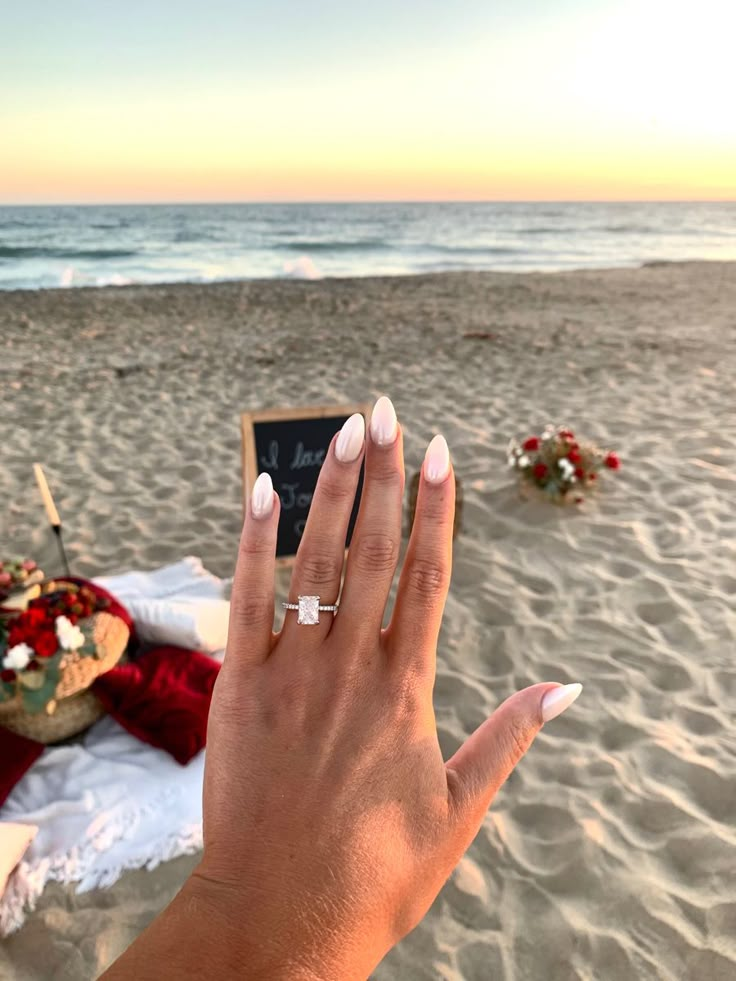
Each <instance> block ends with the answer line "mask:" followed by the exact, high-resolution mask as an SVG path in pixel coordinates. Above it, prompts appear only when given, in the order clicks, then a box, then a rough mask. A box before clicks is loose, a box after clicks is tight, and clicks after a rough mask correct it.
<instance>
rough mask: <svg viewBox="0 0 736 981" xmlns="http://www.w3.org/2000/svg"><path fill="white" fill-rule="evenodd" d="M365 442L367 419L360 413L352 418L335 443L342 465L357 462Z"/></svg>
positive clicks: (337, 455) (344, 426)
mask: <svg viewBox="0 0 736 981" xmlns="http://www.w3.org/2000/svg"><path fill="white" fill-rule="evenodd" d="M364 440H365V419H364V418H363V416H362V415H361V413H360V412H356V413H355V415H353V416H350V418H349V419H348V420H347V422H346V423H345V424H344V425H343V427H342V429H341V430H340V434H339V435H338V437H337V442H336V443H335V456H336V457H337V459H338V460H339V461H340V462H341V463H352V462H353V460H357V459H358V456H359V455H360V451H361V450H362V449H363V442H364Z"/></svg>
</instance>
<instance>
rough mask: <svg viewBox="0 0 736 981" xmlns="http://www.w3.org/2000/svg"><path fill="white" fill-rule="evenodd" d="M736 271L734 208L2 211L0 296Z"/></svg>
mask: <svg viewBox="0 0 736 981" xmlns="http://www.w3.org/2000/svg"><path fill="white" fill-rule="evenodd" d="M683 259H736V202H720V203H716V202H713V203H703V202H698V203H674V204H673V203H651V204H647V203H645V204H641V203H625V204H619V203H616V204H599V203H578V204H575V203H563V204H560V203H549V204H545V203H447V204H442V203H432V204H417V203H412V204H388V203H386V204H201V205H104V206H102V205H90V206H83V207H82V206H80V207H76V206H58V207H56V206H37V207H0V289H5V290H8V289H43V288H48V287H59V286H62V287H76V286H106V285H125V284H127V283H171V282H199V283H201V282H213V281H217V280H228V279H258V278H273V277H288V276H291V277H301V278H319V277H322V276H385V275H389V276H394V275H407V274H412V273H430V272H439V271H441V270H469V269H495V270H504V271H526V270H544V271H553V270H558V269H581V268H591V267H610V266H632V265H639V264H641V263H644V262H653V261H676V260H683Z"/></svg>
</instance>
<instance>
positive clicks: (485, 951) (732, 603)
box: [0, 263, 736, 981]
mask: <svg viewBox="0 0 736 981" xmlns="http://www.w3.org/2000/svg"><path fill="white" fill-rule="evenodd" d="M465 334H481V335H482V334H486V335H490V336H489V337H485V338H484V337H465V336H464V335H465ZM0 336H1V337H2V341H3V354H4V357H3V361H2V364H1V365H0V384H1V385H2V395H3V415H4V420H3V438H2V464H3V465H2V469H0V492H1V493H2V499H3V502H4V506H3V509H2V516H1V517H0V522H2V523H1V524H0V540H2V542H4V543H8V542H11V543H12V545H13V548H14V549H15V550H19V551H20V550H25V551H26V552H29V553H31V554H34V555H35V556H37V557H39V558H42V559H44V560H45V564H46V567H47V569H52V568H53V559H54V552H53V545H52V543H50V542H49V540H48V534H47V530H46V528H45V526H44V520H43V514H42V511H41V508H40V504H39V501H38V499H37V494H36V492H35V489H34V486H33V484H32V475H31V468H30V465H31V462H32V461H33V460H35V459H39V460H41V461H43V462H44V464H45V465H46V467H47V472H48V476H49V480H50V482H51V484H52V487H53V488H54V490H55V492H56V494H57V497H58V502H59V505H60V510H61V511H62V515H63V516H64V518H65V520H66V524H67V526H68V532H67V534H68V548H69V552H70V555H71V557H72V561H73V564H74V567H75V569H76V570H77V571H78V572H80V573H88V574H91V573H97V572H114V571H118V570H122V569H125V568H129V567H132V566H138V567H152V566H154V565H156V564H159V563H161V562H165V561H169V560H173V559H176V558H179V557H180V556H182V555H184V554H188V553H193V554H197V555H201V556H202V558H203V560H204V561H205V564H206V565H208V566H209V567H210V568H211V569H212V570H213V571H215V572H217V573H219V574H229V573H230V571H231V566H232V561H233V555H234V549H235V543H236V540H237V535H238V532H239V524H240V497H241V475H240V435H239V428H238V413H239V411H241V410H243V409H246V408H260V407H266V406H272V405H294V404H309V403H313V402H316V403H322V402H331V401H335V402H345V401H353V400H354V401H365V400H367V399H370V398H372V397H374V396H376V395H378V394H381V393H384V392H385V393H388V394H390V395H391V396H392V397H393V399H394V401H395V403H396V406H397V409H398V412H399V415H400V418H401V420H402V423H403V425H404V430H405V436H406V452H407V470H408V472H409V474H411V473H412V472H414V471H415V470H417V469H418V467H419V464H420V461H421V458H422V454H423V451H424V448H425V446H426V443H427V441H428V440H429V438H430V437H431V436H432V435H433V433H434V432H436V431H438V430H441V431H443V432H444V433H445V435H446V436H447V438H448V441H449V443H450V448H451V451H452V453H453V457H454V461H455V466H456V469H457V472H458V475H459V476H460V478H461V479H462V481H463V484H464V489H465V516H464V531H463V533H462V534H461V536H460V538H459V539H458V542H457V545H456V558H455V570H454V575H453V583H452V591H451V596H450V599H449V602H448V607H447V616H446V619H445V625H444V631H443V636H442V641H441V648H440V655H439V665H438V676H437V686H436V692H435V704H436V710H437V720H438V725H439V730H440V739H441V743H442V746H443V749H444V750H445V752H446V753H447V754H449V753H451V752H452V751H453V750H454V749H455V748H456V747H457V746H458V745H459V744H460V742H461V741H462V740H463V739H464V737H465V736H466V735H467V734H468V733H469V732H471V731H472V730H473V729H474V728H475V727H476V726H477V725H478V724H479V723H480V722H482V721H483V719H484V718H486V716H487V715H488V714H489V712H491V711H492V709H493V708H494V706H495V705H496V704H498V702H499V701H500V700H502V699H503V698H504V697H505V696H507V695H508V694H510V693H511V692H512V691H514V690H516V689H517V688H520V687H523V686H524V685H527V684H531V683H533V682H537V681H543V680H555V681H561V682H568V681H582V682H583V683H584V685H585V690H584V693H583V696H582V697H581V698H580V700H579V701H578V702H577V703H576V705H575V706H574V708H573V709H571V710H570V711H569V712H568V713H567V714H566V715H565V716H563V717H561V718H560V719H558V720H556V721H555V722H554V723H552V724H550V725H549V727H548V728H547V729H546V730H545V731H544V732H543V733H542V734H541V735H540V737H539V738H538V739H537V741H536V743H535V745H534V747H533V748H532V750H531V751H530V753H529V755H528V756H527V758H526V759H525V760H524V761H523V763H522V764H521V765H520V766H519V768H518V770H517V772H516V773H515V774H514V775H513V776H512V778H511V779H510V781H509V782H508V783H507V785H506V786H505V787H504V788H503V790H502V791H501V793H500V794H499V796H498V798H497V800H496V802H495V804H494V806H493V808H492V810H491V812H490V814H489V816H488V818H487V819H486V821H485V823H484V825H483V828H482V830H481V832H480V833H479V835H478V837H477V839H476V841H475V843H474V844H473V846H472V847H471V849H470V851H469V852H468V854H467V856H466V858H465V859H464V860H463V862H462V863H461V865H460V867H459V869H458V870H457V872H456V873H455V874H454V876H453V877H452V879H451V880H450V882H449V883H448V884H447V886H446V887H445V889H444V890H443V892H442V893H441V895H440V896H439V897H438V899H437V901H436V903H435V904H434V906H433V908H432V910H431V911H430V913H429V915H428V916H427V917H426V919H425V921H424V922H423V923H422V924H421V925H420V926H419V927H418V929H417V930H416V931H414V933H413V934H412V935H410V936H409V937H408V938H407V939H406V940H405V941H404V942H403V943H402V944H400V945H399V947H398V948H397V949H396V950H394V951H392V952H391V954H390V955H389V956H388V957H387V958H386V960H385V961H384V963H383V964H382V965H381V966H380V967H379V968H378V969H377V971H376V972H375V978H376V979H378V981H388V979H392V981H394V979H395V981H415V979H416V981H419V979H422V981H424V979H427V981H429V979H436V978H439V979H459V978H463V979H472V981H494V979H496V978H499V979H509V981H527V979H530V981H537V979H539V981H570V979H580V981H583V979H585V981H593V979H595V981H599V979H604V981H631V979H642V978H644V979H646V978H663V979H671V981H682V979H689V978H692V979H698V981H700V979H703V981H725V979H729V981H730V979H732V978H734V977H736V942H735V940H734V938H735V937H736V877H734V874H733V869H734V846H736V829H735V827H734V801H736V736H735V735H734V728H733V704H734V696H736V663H735V661H734V635H735V634H736V550H735V547H734V540H735V537H736V509H735V507H734V502H735V501H736V461H735V455H736V396H735V395H734V383H733V379H734V378H736V266H734V265H729V264H715V263H714V264H685V265H680V264H677V265H672V264H662V265H655V266H651V267H648V268H644V269H640V270H610V271H603V272H596V271H593V272H584V273H561V274H552V275H510V274H480V273H475V274H448V275H438V276H432V277H417V278H404V279H371V280H353V281H349V280H346V281H332V282H330V281H323V282H311V283H299V282H263V283H251V284H222V285H215V286H177V287H169V288H166V287H129V288H125V289H104V290H74V291H65V292H64V291H58V292H44V293H35V294H33V293H15V294H0ZM548 421H559V422H565V423H567V424H569V425H571V426H575V427H576V428H577V429H578V430H579V431H580V433H581V434H583V435H587V436H589V437H590V438H592V439H595V440H596V441H598V442H600V443H601V444H603V445H607V446H608V445H610V446H612V447H615V448H617V449H618V450H619V452H620V454H621V456H622V459H623V464H624V469H623V470H622V471H621V472H620V474H618V475H616V476H615V477H613V476H611V478H610V479H606V480H605V489H604V493H602V494H601V495H600V497H599V499H598V500H597V501H596V502H595V503H592V504H588V505H586V506H585V508H584V509H582V510H581V511H579V512H577V513H576V512H572V511H571V510H569V509H558V508H554V507H551V506H548V507H545V506H542V505H540V504H536V503H530V502H524V501H522V500H520V498H519V496H518V494H517V492H516V489H515V487H514V486H513V485H512V484H511V482H510V478H509V475H508V472H507V470H506V468H505V446H506V442H507V440H508V438H509V437H510V436H524V435H526V434H527V433H528V432H530V431H532V430H534V429H535V428H537V429H538V428H539V427H540V426H541V425H543V424H544V423H546V422H548ZM279 586H280V590H281V592H282V593H283V592H284V590H285V588H286V580H285V578H283V576H282V578H281V580H280V583H279ZM193 863H194V860H193V859H180V860H177V861H176V862H172V863H170V864H169V865H167V866H165V867H162V868H160V869H159V870H158V871H156V872H152V873H150V872H137V873H131V874H129V875H127V876H126V877H125V878H124V879H122V880H121V881H120V882H119V883H118V884H117V885H116V886H114V887H113V888H112V889H110V890H107V891H104V892H103V891H99V892H94V893H90V894H87V895H85V896H75V895H74V894H73V893H72V892H71V890H68V889H64V888H61V887H58V886H55V887H52V888H50V889H49V890H47V892H46V894H45V895H44V897H43V900H42V902H41V904H40V907H39V909H38V911H37V912H36V913H35V914H33V915H32V916H31V917H30V918H29V920H28V923H27V924H26V926H25V927H24V928H23V929H22V930H21V931H20V932H19V933H18V934H17V935H15V936H13V937H11V938H9V939H8V940H7V941H6V942H5V944H4V946H3V949H2V950H1V951H0V975H1V976H2V977H6V976H7V977H10V978H18V979H21V978H22V979H23V981H26V979H44V981H45V979H47V978H50V977H58V978H62V977H65V978H74V979H84V978H92V977H94V976H95V975H96V973H97V972H98V971H99V970H100V969H101V968H102V967H103V966H104V965H105V964H106V963H108V962H109V960H110V959H111V958H112V957H114V956H115V954H116V953H117V952H119V951H120V950H121V949H122V947H123V946H125V945H126V944H127V943H128V942H129V941H130V940H131V939H132V937H133V936H135V934H136V933H137V932H138V931H139V930H140V929H141V928H142V927H143V926H144V925H145V923H146V922H148V920H149V919H150V918H151V916H153V915H154V913H155V912H156V911H157V910H158V909H160V908H161V906H162V905H164V903H165V902H166V901H167V900H168V899H169V898H170V897H171V896H172V895H173V893H174V891H175V890H176V888H177V886H178V885H179V883H180V882H181V881H182V879H183V877H184V876H185V875H186V873H187V872H188V871H189V869H191V867H192V865H193Z"/></svg>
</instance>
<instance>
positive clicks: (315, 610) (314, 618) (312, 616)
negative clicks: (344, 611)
mask: <svg viewBox="0 0 736 981" xmlns="http://www.w3.org/2000/svg"><path fill="white" fill-rule="evenodd" d="M281 605H282V606H283V608H284V609H285V610H297V617H296V622H297V623H303V624H307V625H309V626H312V625H314V624H316V623H319V615H320V613H332V614H333V616H334V614H336V613H337V608H338V605H339V604H337V603H331V604H329V605H327V604H320V601H319V596H300V597H299V602H298V603H282V604H281Z"/></svg>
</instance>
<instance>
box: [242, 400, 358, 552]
mask: <svg viewBox="0 0 736 981" xmlns="http://www.w3.org/2000/svg"><path fill="white" fill-rule="evenodd" d="M370 411H371V407H370V405H339V406H308V407H306V408H302V409H272V410H265V411H259V412H245V413H243V416H242V431H243V476H244V490H245V507H246V508H247V507H248V501H249V499H250V492H251V489H252V487H253V484H254V483H255V480H256V477H257V476H258V474H259V473H262V472H263V471H266V472H267V473H270V475H271V479H272V480H273V486H274V490H275V491H276V493H277V494H278V495H279V497H280V498H281V518H280V520H279V533H278V540H277V544H276V556H277V558H278V559H279V560H280V561H281V563H282V564H283V562H285V561H286V562H288V561H289V560H290V559H291V558H293V556H294V555H296V550H297V548H298V547H299V542H300V541H301V537H302V534H303V533H304V526H305V525H306V523H307V515H308V514H309V506H310V504H311V502H312V496H313V494H314V490H315V487H316V486H317V478H318V477H319V472H320V470H321V468H322V464H323V463H324V461H325V457H326V455H327V451H328V449H329V447H330V443H331V441H332V437H333V436H334V435H335V433H336V432H338V431H339V430H340V429H341V428H342V425H343V423H344V422H345V421H346V419H348V418H349V417H350V416H351V415H352V414H353V413H354V412H360V413H362V414H363V416H364V417H365V420H366V424H367V423H368V419H369V416H370ZM362 487H363V474H362V471H361V475H360V483H359V485H358V492H357V494H356V496H355V505H354V507H353V513H352V515H351V518H350V526H349V528H348V536H347V541H346V542H345V546H346V547H347V546H348V545H349V544H350V538H351V536H352V533H353V527H354V525H355V519H356V517H357V515H358V505H359V503H360V492H361V489H362Z"/></svg>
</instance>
